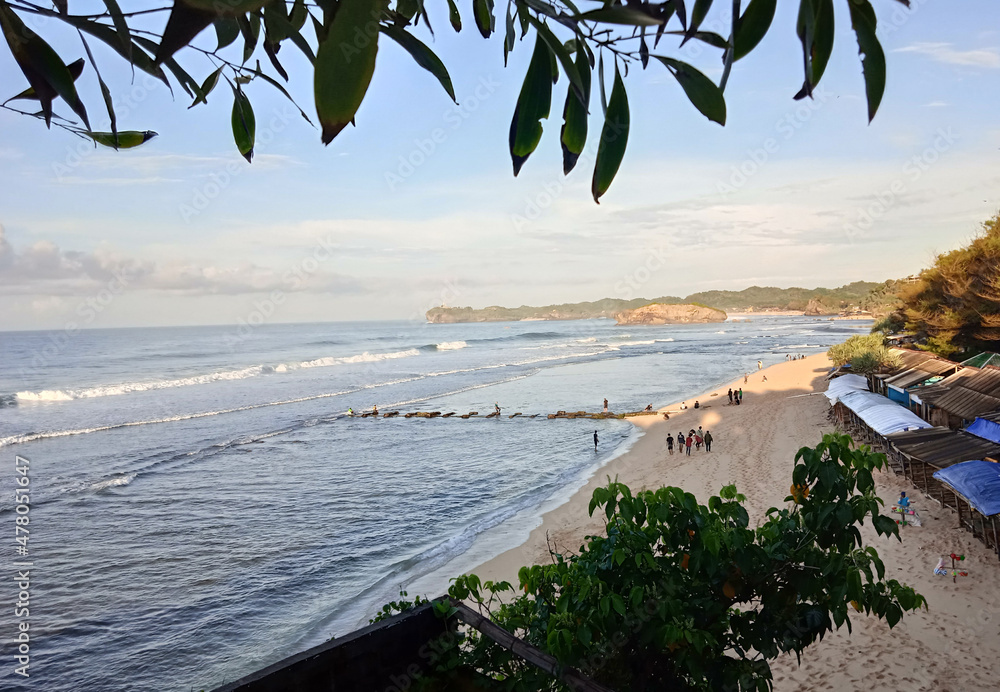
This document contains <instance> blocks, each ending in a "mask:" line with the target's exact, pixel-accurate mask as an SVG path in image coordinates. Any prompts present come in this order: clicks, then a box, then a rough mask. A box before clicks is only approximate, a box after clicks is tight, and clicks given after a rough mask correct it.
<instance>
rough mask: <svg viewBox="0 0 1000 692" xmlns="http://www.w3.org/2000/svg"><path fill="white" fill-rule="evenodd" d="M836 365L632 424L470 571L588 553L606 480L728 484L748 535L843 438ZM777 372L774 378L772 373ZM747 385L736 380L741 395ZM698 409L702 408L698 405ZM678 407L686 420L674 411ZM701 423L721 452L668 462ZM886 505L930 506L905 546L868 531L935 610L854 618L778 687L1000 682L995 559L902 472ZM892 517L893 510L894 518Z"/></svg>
mask: <svg viewBox="0 0 1000 692" xmlns="http://www.w3.org/2000/svg"><path fill="white" fill-rule="evenodd" d="M828 369H829V360H828V359H827V357H826V354H825V353H820V354H816V355H812V356H807V357H806V358H805V359H802V360H798V361H786V362H784V363H778V364H776V365H772V366H770V367H768V368H765V369H764V370H762V371H754V372H753V373H751V375H750V378H749V379H750V381H749V383H748V384H747V385H744V392H745V397H744V403H743V405H741V406H739V407H738V408H733V407H729V406H726V402H727V401H728V399H727V397H726V390H727V389H728V388H729V386H730V383H726V384H724V385H722V386H721V387H718V388H715V389H711V390H708V391H707V392H705V393H704V394H703V395H701V396H699V397H698V400H699V401H701V402H705V403H707V404H708V406H707V408H706V407H702V408H699V409H693V408H689V409H687V410H685V411H677V405H676V404H672V405H670V406H665V407H661V408H660V409H659V410H660V411H661V412H662V411H664V410H669V411H671V414H670V420H666V421H665V420H663V419H662V417H657V418H653V417H652V416H651V417H649V418H633V419H629V420H630V422H631V423H632V424H633V425H635V426H636V428H638V429H639V431H640V432H641V433H642V436H641V437H640V438H639V439H638V440H637V441H636V443H635V444H634V445H633V446H632V448H631V449H630V450H628V451H627V452H625V453H624V454H622V455H621V456H619V457H618V458H617V459H614V460H612V461H611V462H609V463H608V464H607V465H605V466H604V467H603V468H602V469H600V473H595V474H594V475H593V476H592V477H591V478H590V479H588V481H587V482H586V483H585V484H584V485H583V487H582V488H580V489H578V490H577V491H576V492H575V493H573V494H572V496H571V497H570V498H569V500H567V501H566V502H563V503H562V504H560V505H559V506H557V507H555V508H554V509H551V510H550V511H548V512H545V513H543V514H542V515H541V518H540V522H539V523H538V524H537V525H536V526H535V528H534V529H532V531H531V533H530V536H529V537H528V540H527V541H525V542H523V543H522V544H521V545H519V546H517V547H515V548H511V549H509V550H507V551H505V552H503V553H501V554H499V555H497V556H495V557H493V558H492V559H490V560H487V561H485V562H483V563H481V564H479V565H478V566H477V567H475V568H473V569H471V570H469V572H472V573H476V574H478V575H479V576H480V578H482V579H483V580H484V581H485V580H486V579H493V580H503V579H505V580H508V581H510V582H511V583H512V584H517V581H518V580H517V570H518V569H519V568H520V567H521V566H523V565H531V564H543V563H545V562H547V561H549V560H550V559H551V557H550V555H549V545H552V546H553V549H554V550H556V551H557V552H561V553H569V552H577V551H578V550H579V547H580V545H581V544H582V543H583V541H584V540H585V536H587V535H593V534H599V533H601V532H602V531H603V529H604V522H603V521H602V519H603V516H600V517H598V518H597V519H594V518H591V517H589V516H588V514H587V508H588V505H589V501H590V497H591V495H592V493H593V490H594V489H595V488H596V487H599V486H602V485H604V483H605V477H606V476H612V477H615V476H617V477H618V480H620V481H621V482H624V483H626V484H627V485H628V486H629V487H630V488H632V489H633V491H635V490H638V489H642V488H649V489H653V488H658V487H661V486H664V485H674V486H679V487H681V488H683V489H684V490H686V491H688V492H691V493H693V494H694V495H695V497H696V498H697V499H698V502H699V503H702V504H705V503H707V502H708V498H709V497H710V496H711V495H714V494H717V493H718V491H719V489H720V488H721V487H722V486H723V485H726V484H728V483H735V484H736V486H737V489H738V490H739V491H740V492H741V493H743V494H745V495H746V496H747V501H746V503H745V504H744V506H745V507H746V509H747V511H748V513H749V515H750V524H751V526H754V525H757V524H758V523H759V522H760V520H761V519H762V518H763V516H764V515H765V513H766V512H767V509H768V508H770V507H780V506H782V505H783V504H784V498H785V496H786V495H787V494H788V485H789V483H790V480H791V471H792V468H793V465H794V458H795V453H796V452H797V451H798V449H800V448H801V447H803V446H809V445H816V444H817V443H818V442H819V441H820V438H821V437H822V435H823V433H826V432H832V431H834V430H835V425H834V423H832V422H831V419H830V418H829V416H828V413H829V410H830V407H829V402H828V401H827V399H826V397H824V396H823V395H822V392H823V391H825V389H826V374H827V372H828ZM765 375H766V376H767V378H768V381H767V382H763V381H762V378H763V377H764V376H765ZM742 383H743V378H742V377H739V378H737V380H736V381H735V384H736V386H737V387H739V386H740V385H742ZM688 404H689V405H693V401H692V400H688ZM674 411H676V413H675V412H674ZM699 424H701V425H702V426H703V427H704V428H705V429H707V430H711V431H712V434H713V437H714V438H715V440H714V442H713V451H712V452H710V453H709V452H705V451H704V450H702V451H700V452H695V451H693V450H692V454H691V456H690V457H689V456H687V455H682V454H679V453H678V452H676V451H675V453H674V455H673V456H671V455H668V454H667V452H666V445H665V443H664V438H665V437H666V435H667V433H668V432H669V433H672V434H675V435H676V433H677V431H679V430H684V431H687V430H689V429H691V428H697V427H698V425H699ZM874 478H875V483H876V487H877V488H878V492H879V495H880V496H881V498H882V499H883V500H884V501H885V502H886V508H885V510H887V509H888V507H889V506H891V505H892V504H893V502H894V501H895V498H896V497H898V496H899V493H900V491H902V490H905V491H906V493H907V495H908V496H910V497H911V499H912V502H913V506H914V507H916V508H917V509H918V510H919V513H920V516H921V519H922V526H921V527H915V526H905V527H900V539H901V540H900V541H896V540H894V539H888V538H885V537H879V536H878V535H877V534H876V533H875V530H874V528H873V527H872V526H871V523H870V522H866V523H865V524H864V525H862V526H861V535H862V538H863V540H864V542H865V545H866V546H872V547H874V548H876V549H877V550H878V553H879V556H880V557H881V559H882V560H883V562H884V564H885V570H886V577H887V578H890V579H899V580H900V581H902V582H904V583H907V584H909V585H910V586H912V587H914V588H915V589H916V590H917V591H918V592H919V593H921V594H923V595H924V596H925V597H926V598H927V602H928V610H927V611H920V612H917V613H910V614H907V615H906V616H905V617H904V618H903V619H902V620H901V621H900V623H899V624H897V625H896V627H895V628H892V629H890V628H889V626H888V624H887V623H886V622H884V621H879V620H875V619H873V618H870V617H866V616H864V615H863V614H861V615H855V616H854V617H852V618H851V624H852V630H851V631H848V629H847V627H841V628H840V629H838V630H834V631H832V632H830V633H828V634H827V635H826V637H824V638H823V639H822V640H820V641H818V642H816V643H814V644H813V645H811V646H810V647H808V648H807V649H806V650H805V651H804V652H803V654H802V658H801V661H798V660H797V659H796V657H795V656H794V655H791V654H789V655H783V656H779V657H778V658H776V659H774V660H773V661H771V670H772V673H773V676H774V690H776V692H793V691H794V692H800V691H805V692H825V691H827V690H837V689H853V690H865V691H866V692H898V690H899V689H900V688H905V689H908V690H912V691H914V692H932V691H933V692H948V691H955V692H957V691H958V690H966V689H984V687H983V681H984V680H990V679H995V678H996V677H997V676H998V675H1000V569H998V567H997V560H996V556H995V555H994V554H993V553H992V551H990V550H988V549H987V548H986V547H985V546H984V545H983V544H982V543H981V542H980V541H978V540H977V539H975V538H974V537H973V536H972V535H971V534H970V533H968V532H966V531H965V530H964V529H962V528H960V527H959V526H958V521H957V517H956V514H955V513H954V512H952V511H951V510H949V509H947V508H945V507H942V506H940V505H938V504H937V503H935V502H934V501H932V500H931V499H929V498H927V497H926V496H924V495H923V493H921V492H920V491H919V490H917V489H916V488H914V487H913V486H912V485H911V484H910V482H909V481H908V480H906V479H904V478H902V477H900V476H896V475H895V474H894V473H893V472H892V471H889V470H888V469H887V470H884V471H879V472H876V473H875V474H874ZM885 510H883V511H885ZM952 552H954V553H958V554H963V555H965V561H964V562H963V563H962V565H963V567H965V568H966V569H967V570H968V572H969V575H970V576H968V577H965V578H959V579H958V580H957V582H955V583H953V581H952V579H949V578H947V577H940V576H935V575H934V574H933V568H934V566H935V564H936V562H937V559H938V558H939V557H940V556H943V555H948V554H950V553H952Z"/></svg>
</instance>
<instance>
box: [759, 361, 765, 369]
mask: <svg viewBox="0 0 1000 692" xmlns="http://www.w3.org/2000/svg"><path fill="white" fill-rule="evenodd" d="M763 367H764V363H763V362H762V361H759V360H758V361H757V369H758V370H760V369H761V368H763Z"/></svg>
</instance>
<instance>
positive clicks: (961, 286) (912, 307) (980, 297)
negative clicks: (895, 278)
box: [899, 215, 1000, 358]
mask: <svg viewBox="0 0 1000 692" xmlns="http://www.w3.org/2000/svg"><path fill="white" fill-rule="evenodd" d="M900 298H901V299H902V301H903V307H902V309H901V311H900V313H899V314H900V316H901V317H902V318H903V319H904V320H905V322H906V329H908V330H912V331H914V332H915V333H916V335H917V336H918V337H919V338H921V339H922V340H923V344H922V347H923V348H925V349H927V350H929V351H932V352H934V353H937V354H938V355H941V356H945V357H949V358H950V357H952V356H954V355H956V354H960V353H964V354H966V355H971V354H973V353H978V352H982V351H997V350H1000V215H997V216H994V217H993V218H992V219H990V220H989V221H987V222H986V223H984V224H983V228H982V232H981V233H980V235H979V236H978V237H976V238H975V239H974V240H973V241H972V242H971V243H969V244H968V245H967V246H965V247H963V248H960V249H958V250H953V251H952V252H946V253H944V254H942V255H938V257H937V258H936V259H935V260H934V264H933V265H932V266H931V267H930V268H929V269H925V270H924V271H922V272H921V273H920V275H919V277H917V281H915V282H912V283H908V284H905V285H904V286H903V287H902V289H901V290H900Z"/></svg>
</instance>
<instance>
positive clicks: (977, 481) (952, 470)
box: [934, 461, 1000, 517]
mask: <svg viewBox="0 0 1000 692" xmlns="http://www.w3.org/2000/svg"><path fill="white" fill-rule="evenodd" d="M934 477H935V478H937V479H938V480H939V481H941V482H942V483H944V484H945V485H947V486H948V487H949V488H951V489H952V490H954V491H955V492H956V493H958V494H959V495H961V496H962V497H963V498H964V499H965V500H966V501H968V503H969V504H970V505H972V508H973V509H975V510H976V511H977V512H979V513H980V514H982V515H983V516H986V517H990V516H993V515H994V514H1000V464H994V463H993V462H991V461H963V462H962V463H961V464H955V465H954V466H949V467H948V468H946V469H941V470H940V471H935V472H934Z"/></svg>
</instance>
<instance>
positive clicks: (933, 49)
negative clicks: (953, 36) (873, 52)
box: [894, 42, 1000, 69]
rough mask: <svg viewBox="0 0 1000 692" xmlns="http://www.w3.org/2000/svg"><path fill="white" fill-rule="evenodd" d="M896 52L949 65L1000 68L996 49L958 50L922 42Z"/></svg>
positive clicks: (999, 52) (945, 45)
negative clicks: (911, 54) (915, 55)
mask: <svg viewBox="0 0 1000 692" xmlns="http://www.w3.org/2000/svg"><path fill="white" fill-rule="evenodd" d="M894 52H896V53H917V54H918V55H926V56H928V57H930V58H931V59H932V60H936V61H938V62H943V63H947V64H949V65H967V66H970V67H986V68H989V69H997V68H1000V51H998V50H997V49H996V48H981V49H974V50H956V49H954V48H952V44H950V43H930V42H920V43H914V44H913V45H910V46H906V47H904V48H897V49H896V50H895V51H894Z"/></svg>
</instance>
